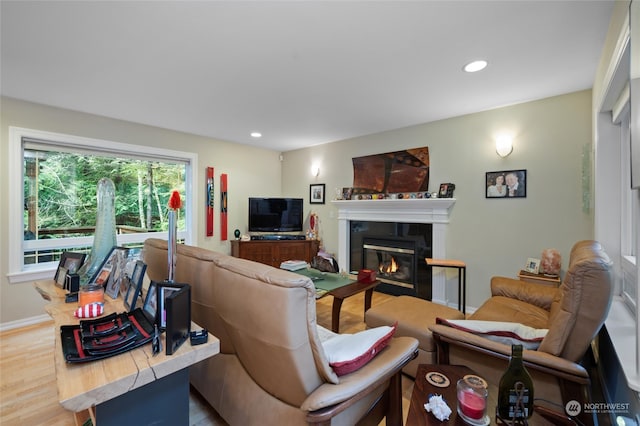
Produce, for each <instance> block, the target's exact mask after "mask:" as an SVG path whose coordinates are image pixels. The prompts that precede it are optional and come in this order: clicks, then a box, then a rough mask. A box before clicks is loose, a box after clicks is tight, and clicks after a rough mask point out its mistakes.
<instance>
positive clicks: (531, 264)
mask: <svg viewBox="0 0 640 426" xmlns="http://www.w3.org/2000/svg"><path fill="white" fill-rule="evenodd" d="M524 270H525V271H527V272H530V273H532V274H537V273H538V272H539V271H540V259H534V258H532V257H530V258H528V259H527V264H526V265H525V267H524Z"/></svg>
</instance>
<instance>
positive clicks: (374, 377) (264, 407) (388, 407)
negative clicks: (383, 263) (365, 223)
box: [143, 239, 417, 425]
mask: <svg viewBox="0 0 640 426" xmlns="http://www.w3.org/2000/svg"><path fill="white" fill-rule="evenodd" d="M177 253H178V254H177V256H178V258H177V266H176V281H177V282H185V283H189V284H191V286H192V292H191V297H192V320H193V321H195V322H196V323H198V324H199V325H200V326H201V327H206V328H207V329H208V330H209V332H211V333H212V334H213V335H215V336H217V337H218V338H219V339H220V354H218V355H216V356H214V357H212V358H209V359H208V360H206V361H203V362H201V363H199V364H197V365H195V366H193V367H191V369H190V378H191V384H192V385H193V386H194V387H195V388H196V389H197V390H198V392H200V393H201V394H202V395H203V396H204V397H205V398H206V400H207V401H208V402H209V403H210V404H211V406H212V407H213V408H214V409H215V410H216V411H217V412H218V413H219V414H220V415H221V416H222V417H223V418H224V419H225V420H226V421H227V422H228V423H229V424H231V425H271V424H273V425H275V424H277V425H300V424H307V423H318V424H331V425H334V424H335V425H337V424H340V425H354V424H378V422H379V421H380V419H382V417H383V416H384V415H386V416H387V424H397V425H400V424H402V396H401V387H400V371H401V369H402V367H403V366H404V365H405V364H406V363H407V362H409V361H410V360H411V359H412V357H414V356H415V352H416V349H417V341H416V340H415V339H412V338H408V337H401V338H394V339H392V340H391V342H390V344H389V346H387V347H386V348H385V349H384V350H382V351H381V352H380V353H379V354H378V355H377V356H375V357H374V358H373V359H372V360H371V361H370V362H369V363H368V364H366V365H365V366H364V367H362V368H361V369H359V370H357V371H355V372H353V373H350V374H348V375H344V376H341V377H338V376H336V374H335V373H334V372H333V370H332V369H331V367H330V366H329V363H328V361H327V359H326V356H325V353H324V349H323V347H322V344H321V343H320V340H319V337H318V332H317V324H316V311H315V308H316V301H315V288H314V286H313V283H312V282H311V280H310V279H309V278H306V277H303V276H301V275H298V274H294V273H291V272H287V271H284V270H280V269H276V268H273V267H271V266H267V265H263V264H259V263H255V262H252V261H248V260H243V259H238V258H234V257H231V256H228V255H225V254H221V253H216V252H212V251H208V250H204V249H200V248H197V247H191V246H185V245H178V249H177ZM143 258H144V261H145V262H146V263H147V265H148V268H147V271H148V274H149V277H150V278H151V279H152V280H156V281H160V280H163V279H165V278H166V275H167V266H166V265H167V243H166V241H163V240H159V239H149V240H147V241H146V242H145V245H144V251H143Z"/></svg>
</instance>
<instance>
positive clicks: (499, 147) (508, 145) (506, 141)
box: [496, 135, 513, 158]
mask: <svg viewBox="0 0 640 426" xmlns="http://www.w3.org/2000/svg"><path fill="white" fill-rule="evenodd" d="M496 152H497V153H498V155H499V156H500V157H502V158H504V157H506V156H507V155H509V154H511V152H513V139H512V138H511V136H508V135H501V136H498V137H497V138H496Z"/></svg>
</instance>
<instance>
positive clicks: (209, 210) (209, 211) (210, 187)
mask: <svg viewBox="0 0 640 426" xmlns="http://www.w3.org/2000/svg"><path fill="white" fill-rule="evenodd" d="M214 189H215V184H214V182H213V167H207V194H206V196H207V203H206V205H205V211H206V222H207V226H206V228H207V237H213V204H214V201H213V195H214V194H213V192H214Z"/></svg>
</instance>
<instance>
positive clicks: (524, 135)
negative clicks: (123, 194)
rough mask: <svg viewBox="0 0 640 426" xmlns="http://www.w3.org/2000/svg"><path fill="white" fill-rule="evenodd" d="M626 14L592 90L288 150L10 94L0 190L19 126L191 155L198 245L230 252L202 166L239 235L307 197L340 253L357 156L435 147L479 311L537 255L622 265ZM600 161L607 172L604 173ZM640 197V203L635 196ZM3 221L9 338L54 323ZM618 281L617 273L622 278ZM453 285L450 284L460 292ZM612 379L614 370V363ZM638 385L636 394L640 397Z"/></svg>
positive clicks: (614, 25)
mask: <svg viewBox="0 0 640 426" xmlns="http://www.w3.org/2000/svg"><path fill="white" fill-rule="evenodd" d="M625 8H627V9H625ZM625 10H628V2H617V3H616V5H615V8H614V12H613V15H612V21H611V27H610V30H609V33H608V36H607V41H606V44H605V46H604V49H603V54H602V59H601V62H600V65H599V68H598V72H597V74H596V78H595V79H594V82H593V89H587V90H580V91H577V92H573V93H565V94H559V95H557V96H552V97H548V98H544V99H538V100H534V101H530V102H524V103H519V104H515V105H510V106H504V107H500V108H495V109H491V110H488V111H482V112H476V113H470V114H465V115H461V116H456V117H453V118H447V119H442V120H437V121H433V122H428V123H424V124H418V125H412V126H408V127H404V128H399V129H395V130H389V131H384V132H379V133H375V134H371V135H365V136H358V137H353V138H349V139H346V140H341V141H337V142H334V143H326V144H321V145H317V146H313V147H309V148H301V149H294V150H289V151H284V152H280V151H274V150H270V149H265V148H260V147H257V146H249V145H244V144H237V143H232V142H227V141H224V140H219V139H214V138H210V137H204V136H197V135H194V134H189V133H184V132H177V131H172V130H167V129H163V128H160V127H152V126H147V125H142V124H137V123H133V122H129V121H125V120H117V119H113V118H107V117H103V116H99V115H94V114H88V113H83V112H78V111H72V110H68V109H63V108H57V107H52V106H47V105H44V104H38V103H32V102H28V101H25V100H21V99H14V98H10V97H4V96H3V97H2V99H1V106H2V108H1V114H2V120H1V121H2V124H1V126H2V127H1V128H0V132H1V135H2V143H1V144H0V154H1V155H0V158H1V160H0V161H1V162H2V167H1V173H2V175H1V176H0V181H1V182H2V183H0V185H1V186H2V189H3V192H4V193H5V194H9V193H11V188H10V186H11V182H14V180H12V178H11V177H12V176H10V175H9V173H10V170H11V169H12V167H13V164H14V162H15V161H16V159H15V158H13V157H12V156H11V153H12V151H11V150H10V146H9V145H10V143H11V141H10V140H9V128H10V127H14V128H23V129H33V130H38V131H46V132H51V133H54V134H58V135H70V136H79V137H84V138H91V139H94V140H100V141H107V142H117V143H124V144H131V145H137V146H141V147H149V148H150V149H151V148H154V149H156V148H157V149H166V150H182V151H185V152H188V153H191V154H194V155H195V156H196V157H197V159H198V162H197V167H198V168H197V170H195V172H196V173H195V175H194V180H195V182H194V189H193V192H192V194H193V200H191V202H192V204H191V205H192V207H193V209H194V211H195V213H194V214H195V216H194V217H195V220H194V222H193V225H194V226H193V229H192V230H190V237H189V239H188V240H187V241H188V242H189V243H190V244H193V245H197V246H199V247H203V248H207V249H211V250H216V251H220V252H223V253H229V252H230V242H229V241H221V240H220V239H219V237H218V235H219V229H218V228H216V233H215V235H214V237H212V238H210V237H206V236H205V233H204V228H205V214H204V209H203V208H201V207H200V206H204V205H205V192H204V182H205V171H204V168H205V167H206V166H212V167H215V171H216V177H217V176H218V175H219V174H220V173H226V174H227V175H228V176H229V197H228V210H229V213H230V214H229V223H228V228H229V230H230V232H229V234H230V235H233V230H235V229H239V230H240V231H241V232H242V233H246V232H247V220H246V218H247V216H248V212H247V209H248V204H247V200H248V198H249V197H251V196H287V197H300V198H304V199H305V217H308V215H309V214H310V213H311V212H315V213H317V215H318V218H319V232H320V238H321V239H322V243H323V246H324V248H325V249H326V250H327V251H328V252H332V253H336V254H337V251H338V245H339V242H338V221H337V208H336V207H335V206H334V205H333V204H332V203H331V200H332V199H333V198H334V197H335V189H336V188H337V189H341V188H343V187H349V186H352V183H353V165H352V160H351V159H352V158H354V157H359V156H364V155H369V154H379V153H384V152H390V151H396V150H402V149H409V148H416V147H428V148H429V154H430V175H429V189H430V191H437V189H438V186H439V184H440V183H445V182H451V183H454V184H455V185H456V189H455V192H454V197H455V198H456V202H455V205H454V206H453V208H452V211H451V218H450V223H449V225H448V230H447V239H446V256H447V257H448V258H453V259H462V260H464V261H465V262H466V264H467V268H468V278H467V305H468V307H467V309H468V311H470V312H473V310H474V308H475V307H478V306H479V305H480V304H481V303H482V302H483V301H484V300H486V299H487V298H488V297H489V295H490V289H489V281H490V278H491V277H492V276H494V275H504V276H511V277H515V276H517V272H518V271H519V270H520V269H522V268H523V266H524V264H525V262H526V260H527V259H528V258H537V257H539V255H540V252H541V251H542V250H543V249H545V248H551V247H552V248H556V249H558V250H559V251H560V253H561V254H562V258H563V261H564V262H565V263H564V264H563V267H564V266H565V265H566V260H567V259H568V255H569V250H570V249H571V247H572V245H573V244H574V243H575V242H576V241H579V240H583V239H590V238H594V239H598V240H601V241H602V242H603V244H605V246H606V248H607V251H608V253H609V255H610V256H611V257H612V258H613V259H614V260H615V259H616V258H620V257H621V254H620V252H619V251H620V249H619V239H620V237H619V236H617V237H615V236H612V232H611V230H610V228H608V227H607V225H606V223H607V221H611V222H615V221H616V220H619V219H616V216H615V215H616V214H618V215H619V212H617V211H616V210H617V209H614V208H611V204H610V203H609V199H607V198H605V200H606V201H605V202H603V201H601V200H602V198H600V199H599V198H598V197H600V196H602V194H603V192H605V191H604V188H606V187H607V186H608V185H609V184H610V183H611V182H612V181H613V182H614V184H615V182H616V175H617V171H616V168H617V167H618V166H619V164H617V165H616V164H615V163H613V165H612V163H611V159H610V158H604V159H603V158H602V157H601V156H602V155H603V149H601V148H602V145H598V143H599V142H600V140H599V138H600V137H601V134H600V133H598V131H599V129H601V128H602V126H601V124H600V121H599V117H601V113H602V112H603V110H601V105H602V103H603V99H604V97H605V92H606V90H607V86H608V84H609V82H608V81H607V79H608V78H610V76H609V75H608V74H609V71H608V70H609V68H610V64H611V63H612V60H613V59H614V56H615V54H616V53H615V51H616V44H617V42H618V38H619V33H620V28H622V27H623V21H624V16H625ZM547 78H552V77H551V76H544V77H543V78H542V80H544V79H547ZM505 128H506V129H509V130H512V131H514V133H515V135H516V136H515V138H514V143H513V152H512V153H511V154H510V155H509V156H507V157H505V158H501V157H499V156H498V155H497V154H496V152H495V141H494V135H495V132H496V131H497V130H500V129H505ZM594 140H595V144H594ZM594 145H595V147H594ZM603 161H608V162H609V163H608V164H607V163H604V164H603ZM312 166H317V167H318V169H319V171H318V174H317V176H314V175H312V174H311V172H310V168H311V167H312ZM596 166H597V167H596ZM515 169H518V170H519V169H525V170H527V176H528V182H527V196H526V197H525V198H519V199H512V200H508V199H499V200H495V199H488V198H486V197H485V192H484V185H485V173H486V172H491V171H499V170H515ZM614 172H615V173H614ZM592 178H593V179H592ZM312 184H324V185H325V188H326V192H325V198H326V202H325V203H324V204H313V205H312V204H309V186H310V185H312ZM635 194H636V195H635V196H636V198H637V191H636V192H635ZM0 217H2V218H4V219H3V220H1V221H0V227H1V228H0V235H2V236H3V238H2V242H0V252H1V253H3V255H2V259H0V275H2V276H3V277H9V278H4V279H3V281H2V284H1V286H0V290H1V295H2V297H1V301H0V303H1V306H0V324H1V325H2V328H3V329H8V328H11V327H15V326H20V325H26V324H29V323H30V322H32V321H37V320H42V319H45V318H46V315H44V314H43V312H44V311H43V305H44V302H43V301H42V299H41V298H40V297H39V295H38V294H37V293H36V292H35V291H34V289H33V287H32V285H31V282H32V281H33V279H32V277H31V276H28V275H26V276H25V275H24V274H21V273H20V271H16V270H15V269H14V265H11V264H10V263H9V253H10V252H11V251H12V247H13V246H12V245H11V244H13V241H12V239H11V238H9V236H10V234H11V231H10V227H11V226H12V225H11V224H12V222H11V219H12V218H15V213H12V212H11V211H10V203H3V205H2V207H0ZM216 226H217V225H216ZM637 244H638V243H637V242H636V253H637ZM616 263H617V262H616ZM618 268H619V266H618ZM563 269H564V268H563ZM49 272H51V271H49ZM616 273H618V274H620V270H619V269H617V270H616ZM455 279H456V277H455V276H447V281H451V283H452V284H453V283H454V282H455ZM618 280H619V279H618ZM447 289H448V290H447V294H446V301H445V302H447V303H451V304H453V303H454V302H455V301H456V300H457V299H456V297H457V295H456V293H455V285H449V286H448V287H447ZM636 333H637V332H636ZM633 342H637V336H636V337H635V340H633ZM633 342H632V343H631V346H632V347H633V345H634V343H633ZM635 346H636V347H637V345H635ZM631 369H632V370H631V371H632V373H631V374H628V375H627V380H629V378H631V379H633V378H634V377H635V381H636V384H637V382H638V381H637V377H638V373H637V370H634V369H633V366H632V367H631ZM612 371H617V369H616V368H615V367H613V366H612ZM635 386H636V385H634V386H629V387H630V388H632V389H636V391H637V388H636V387H635ZM619 395H622V394H619ZM635 395H637V394H635Z"/></svg>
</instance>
